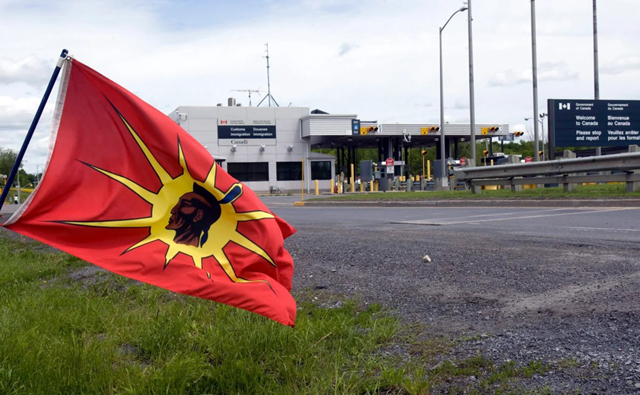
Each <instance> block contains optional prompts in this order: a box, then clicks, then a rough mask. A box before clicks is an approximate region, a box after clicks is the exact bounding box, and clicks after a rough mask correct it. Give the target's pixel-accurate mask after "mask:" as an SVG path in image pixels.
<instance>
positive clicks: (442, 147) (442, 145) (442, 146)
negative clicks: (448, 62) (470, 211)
mask: <svg viewBox="0 0 640 395" xmlns="http://www.w3.org/2000/svg"><path fill="white" fill-rule="evenodd" d="M466 10H467V7H466V6H462V7H460V9H459V10H457V11H456V12H454V13H453V14H451V16H450V17H449V19H447V21H446V22H445V24H444V26H442V27H441V28H439V29H438V31H439V33H440V159H441V160H442V169H441V170H442V172H441V173H440V177H441V178H442V184H441V187H442V188H445V187H446V186H447V171H446V170H447V169H446V166H445V163H446V158H447V156H446V154H445V152H444V151H445V150H446V146H445V142H444V88H443V81H442V80H443V79H442V74H443V73H442V31H443V30H444V28H445V27H447V24H448V23H449V21H450V20H451V18H453V16H454V15H455V14H457V13H458V12H463V11H466ZM474 163H475V162H474Z"/></svg>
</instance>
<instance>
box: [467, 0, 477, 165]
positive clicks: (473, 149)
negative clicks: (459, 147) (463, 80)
mask: <svg viewBox="0 0 640 395" xmlns="http://www.w3.org/2000/svg"><path fill="white" fill-rule="evenodd" d="M467 8H468V10H469V12H468V13H467V16H468V17H469V19H468V24H469V28H468V30H469V126H470V128H471V163H473V165H474V166H475V165H476V110H475V99H474V93H473V29H472V27H471V22H472V21H473V18H472V17H471V0H467Z"/></svg>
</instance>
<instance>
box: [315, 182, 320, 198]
mask: <svg viewBox="0 0 640 395" xmlns="http://www.w3.org/2000/svg"><path fill="white" fill-rule="evenodd" d="M319 194H320V188H319V187H318V180H316V196H318V195H319Z"/></svg>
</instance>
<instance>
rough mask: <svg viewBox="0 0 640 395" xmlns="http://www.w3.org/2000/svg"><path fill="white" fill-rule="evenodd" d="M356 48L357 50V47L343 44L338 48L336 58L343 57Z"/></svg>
mask: <svg viewBox="0 0 640 395" xmlns="http://www.w3.org/2000/svg"><path fill="white" fill-rule="evenodd" d="M356 48H358V46H357V45H355V44H349V43H344V44H342V45H341V46H340V50H339V51H338V56H344V55H346V54H348V53H349V52H351V51H353V50H354V49H356Z"/></svg>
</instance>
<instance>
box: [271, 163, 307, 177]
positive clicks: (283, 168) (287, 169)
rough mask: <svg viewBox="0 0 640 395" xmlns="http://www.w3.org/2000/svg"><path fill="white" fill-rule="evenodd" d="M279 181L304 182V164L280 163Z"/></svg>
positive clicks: (278, 167)
mask: <svg viewBox="0 0 640 395" xmlns="http://www.w3.org/2000/svg"><path fill="white" fill-rule="evenodd" d="M276 165H277V169H278V181H300V180H302V162H278V163H277V164H276Z"/></svg>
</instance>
